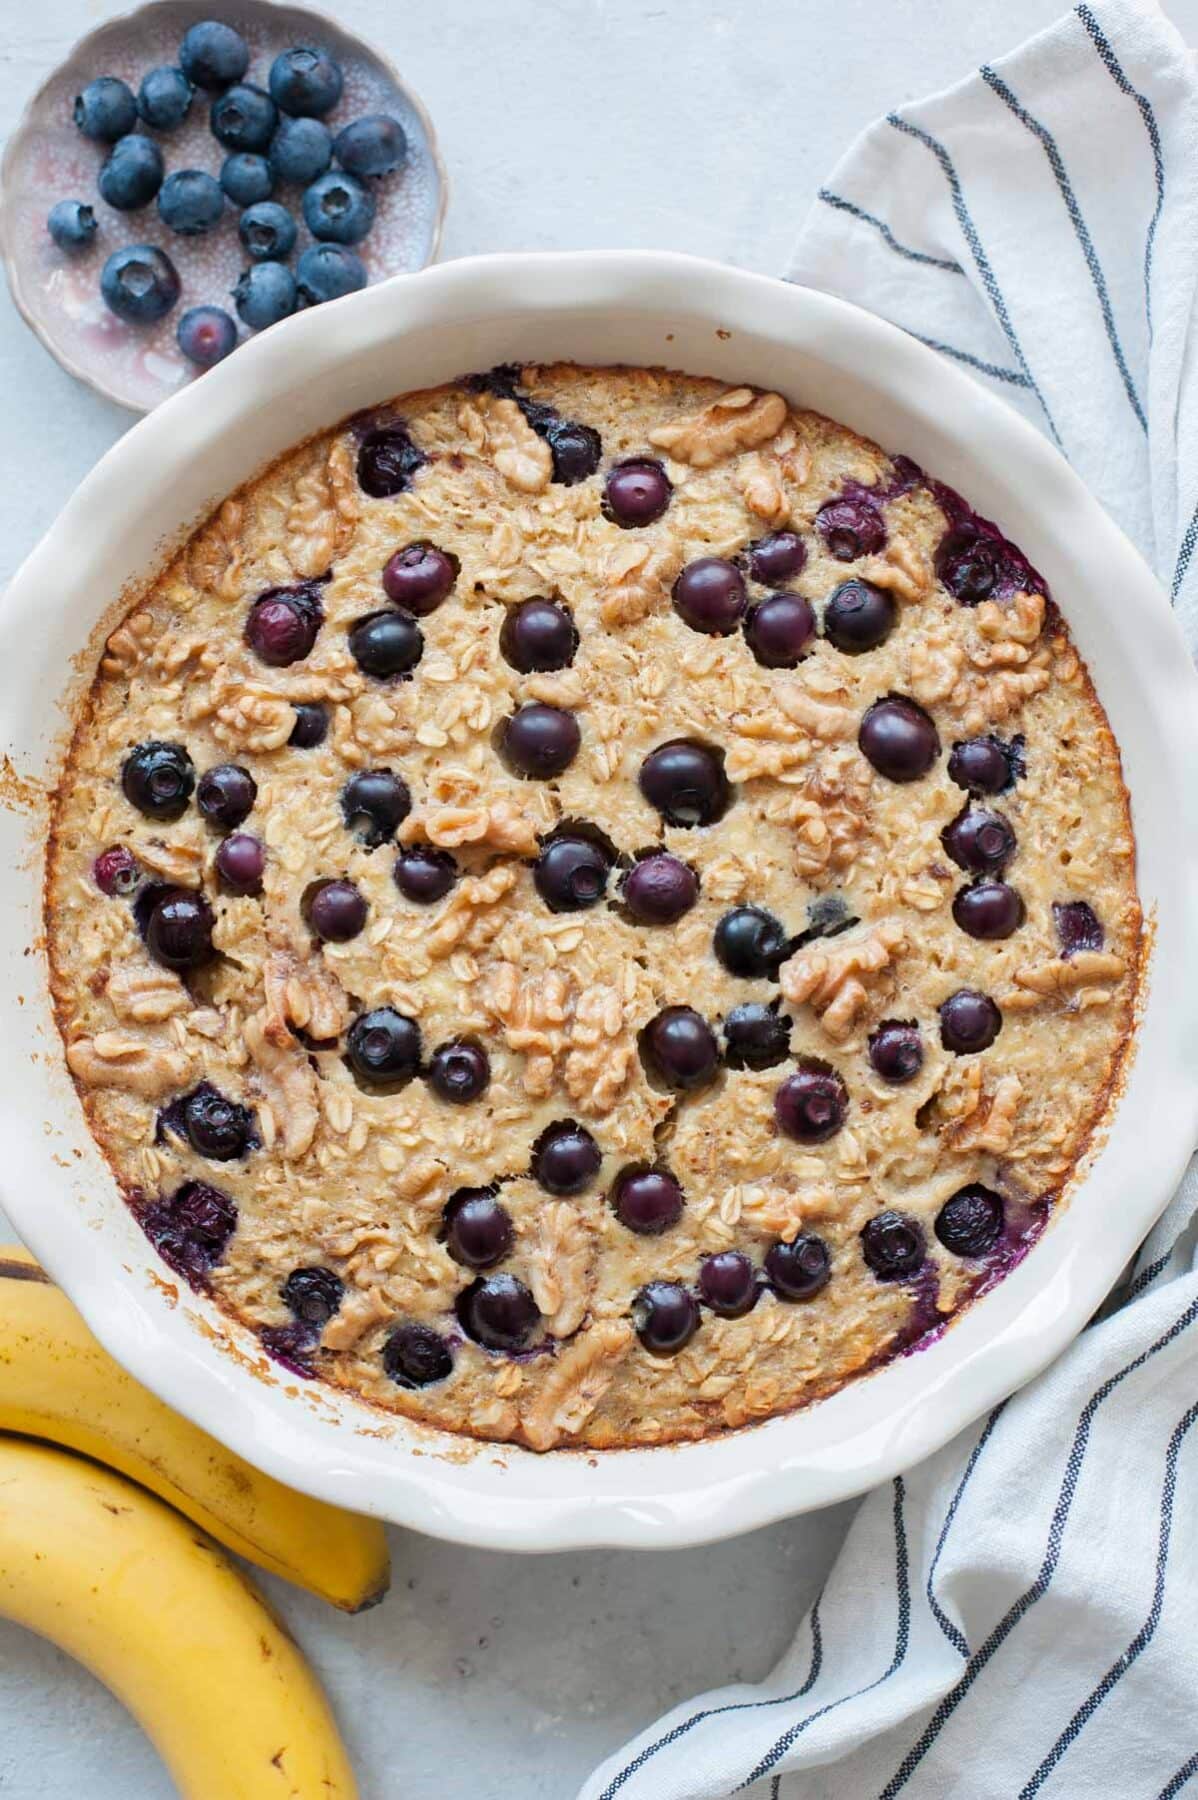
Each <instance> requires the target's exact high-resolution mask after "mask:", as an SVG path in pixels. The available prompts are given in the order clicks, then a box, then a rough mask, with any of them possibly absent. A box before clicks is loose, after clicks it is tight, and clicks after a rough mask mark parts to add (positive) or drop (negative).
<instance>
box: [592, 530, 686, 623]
mask: <svg viewBox="0 0 1198 1800" xmlns="http://www.w3.org/2000/svg"><path fill="white" fill-rule="evenodd" d="M677 573H678V556H677V553H676V552H675V551H674V549H673V548H672V547H666V546H658V547H657V548H654V546H653V545H652V544H650V543H648V542H646V541H645V540H644V539H640V538H630V539H629V541H628V542H627V543H624V544H617V545H616V546H615V548H614V549H613V550H612V551H611V553H610V554H609V556H608V559H607V568H606V570H605V575H604V587H603V590H602V595H601V598H600V601H599V616H600V618H601V619H602V620H603V623H604V624H605V625H610V626H612V627H613V628H618V627H619V626H621V625H639V624H640V622H641V620H642V619H647V618H648V617H649V614H650V613H652V612H656V611H657V610H658V608H659V607H661V606H664V605H665V602H666V598H667V595H668V594H669V590H670V585H671V583H672V582H673V579H674V577H675V575H676V574H677Z"/></svg>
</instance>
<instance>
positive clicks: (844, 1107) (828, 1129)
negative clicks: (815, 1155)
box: [774, 1065, 849, 1144]
mask: <svg viewBox="0 0 1198 1800" xmlns="http://www.w3.org/2000/svg"><path fill="white" fill-rule="evenodd" d="M848 1110H849V1095H848V1089H847V1088H846V1087H845V1085H844V1082H843V1081H842V1080H841V1078H840V1076H839V1075H838V1074H837V1073H836V1071H835V1069H823V1068H818V1067H816V1066H814V1065H812V1066H810V1067H806V1068H798V1069H796V1070H795V1072H794V1074H793V1075H788V1076H787V1077H786V1080H785V1081H784V1082H783V1083H782V1085H781V1087H780V1088H779V1089H778V1091H777V1092H776V1094H775V1095H774V1118H775V1119H776V1120H777V1123H778V1129H779V1131H781V1132H783V1133H784V1135H785V1136H786V1137H789V1138H794V1140H795V1142H796V1143H798V1144H823V1143H826V1142H827V1140H828V1139H829V1138H830V1137H835V1136H836V1133H837V1132H838V1131H839V1130H840V1128H841V1126H842V1125H843V1124H844V1121H845V1117H846V1115H847V1113H848Z"/></svg>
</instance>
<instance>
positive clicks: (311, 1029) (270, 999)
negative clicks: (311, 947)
mask: <svg viewBox="0 0 1198 1800" xmlns="http://www.w3.org/2000/svg"><path fill="white" fill-rule="evenodd" d="M262 984H263V989H264V991H265V995H266V1008H265V1010H266V1013H267V1015H268V1019H269V1024H270V1028H271V1031H272V1033H273V1035H274V1036H275V1038H276V1039H277V1040H278V1041H279V1042H282V1041H283V1035H282V1034H289V1032H290V1030H291V1028H294V1029H295V1030H296V1031H305V1032H307V1034H308V1036H309V1037H310V1038H314V1039H315V1040H316V1041H317V1042H318V1043H327V1042H329V1041H331V1040H332V1039H333V1038H337V1037H340V1036H341V1033H342V1032H343V1031H344V1030H345V1028H346V1026H347V1025H348V1024H349V1019H350V1005H349V1000H348V998H347V997H346V993H345V989H344V988H343V987H342V985H341V983H340V981H339V980H338V978H337V976H336V974H335V973H334V971H333V970H332V969H330V968H329V966H328V964H327V963H326V962H325V961H324V959H323V957H321V956H315V955H313V956H306V957H300V956H295V955H293V954H292V953H291V952H290V951H287V950H275V951H272V953H271V954H270V955H269V956H268V957H267V959H266V962H265V964H264V966H263V970H262Z"/></svg>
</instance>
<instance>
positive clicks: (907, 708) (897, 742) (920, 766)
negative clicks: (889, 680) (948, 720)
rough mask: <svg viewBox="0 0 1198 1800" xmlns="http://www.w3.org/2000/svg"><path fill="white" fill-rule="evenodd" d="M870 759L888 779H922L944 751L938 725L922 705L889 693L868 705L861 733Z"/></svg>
mask: <svg viewBox="0 0 1198 1800" xmlns="http://www.w3.org/2000/svg"><path fill="white" fill-rule="evenodd" d="M857 744H858V747H859V748H860V750H861V753H862V755H863V756H864V757H865V759H866V761H867V762H869V763H871V764H872V765H873V767H874V768H875V769H876V770H877V771H878V774H879V775H884V776H885V777H886V779H887V780H888V781H918V780H919V778H920V777H921V776H922V775H926V774H927V772H928V770H929V769H930V768H931V766H932V764H933V763H934V762H935V760H936V758H937V757H938V756H939V754H940V738H939V736H938V734H937V731H936V727H935V725H934V724H933V723H932V720H931V719H930V718H929V716H928V714H927V713H926V712H925V711H924V709H923V707H922V706H919V705H917V703H916V702H915V701H914V700H908V699H907V698H906V697H905V696H904V695H902V694H889V695H887V697H886V699H884V700H875V701H874V704H873V705H872V706H871V707H869V708H867V710H866V713H865V716H864V717H863V719H862V720H861V728H860V730H859V731H858V733H857Z"/></svg>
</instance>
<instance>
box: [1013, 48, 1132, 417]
mask: <svg viewBox="0 0 1198 1800" xmlns="http://www.w3.org/2000/svg"><path fill="white" fill-rule="evenodd" d="M979 72H980V74H981V77H982V80H983V81H984V82H985V83H986V86H987V87H988V88H989V89H990V91H991V92H992V93H994V94H997V95H998V97H999V99H1000V100H1001V101H1003V103H1004V104H1005V105H1006V106H1008V107H1010V109H1011V111H1012V112H1013V113H1014V115H1015V117H1016V118H1017V119H1018V120H1019V123H1020V124H1021V125H1025V126H1026V127H1027V129H1028V130H1029V131H1030V132H1031V133H1032V135H1033V136H1034V137H1036V138H1038V139H1039V141H1040V145H1041V148H1042V149H1043V151H1044V154H1045V156H1046V157H1047V158H1048V164H1049V167H1050V168H1051V170H1052V172H1053V174H1054V176H1055V177H1056V183H1057V187H1058V188H1059V189H1060V191H1061V199H1062V200H1063V201H1064V202H1065V211H1066V212H1067V213H1068V214H1069V219H1070V222H1071V224H1072V226H1073V229H1074V231H1075V232H1076V233H1077V240H1078V243H1079V244H1080V245H1081V247H1082V255H1083V256H1084V257H1085V259H1086V267H1087V268H1088V269H1089V271H1090V278H1091V280H1092V281H1093V283H1094V289H1095V292H1096V293H1097V295H1098V305H1099V308H1100V309H1101V312H1102V322H1103V324H1104V325H1105V326H1106V334H1107V340H1108V342H1109V343H1110V346H1111V354H1112V355H1113V356H1114V358H1115V362H1116V365H1117V366H1118V369H1119V373H1120V375H1121V376H1122V377H1123V388H1124V392H1125V393H1126V394H1127V398H1128V400H1129V401H1130V403H1131V409H1132V411H1133V412H1134V413H1135V415H1136V418H1137V419H1138V420H1139V422H1140V425H1141V427H1142V429H1143V430H1144V431H1145V432H1147V430H1148V420H1147V419H1146V418H1145V417H1144V408H1143V407H1142V406H1141V405H1140V396H1139V395H1138V394H1137V392H1136V386H1135V382H1134V381H1133V380H1132V378H1131V370H1130V369H1129V368H1128V366H1127V359H1126V358H1125V357H1124V354H1123V345H1122V344H1121V343H1120V342H1119V329H1118V327H1117V325H1116V324H1115V314H1114V310H1113V309H1112V306H1111V296H1110V294H1109V292H1108V290H1107V284H1106V276H1105V275H1104V274H1103V272H1102V264H1101V263H1100V262H1099V260H1098V252H1097V251H1096V250H1095V248H1094V243H1093V240H1092V238H1091V237H1090V233H1089V229H1088V228H1087V225H1086V221H1085V220H1084V219H1083V217H1082V212H1081V207H1080V206H1079V205H1078V203H1077V195H1076V194H1075V193H1074V191H1073V184H1072V182H1071V181H1070V180H1069V176H1068V174H1067V172H1066V169H1065V164H1064V161H1063V160H1062V157H1061V152H1060V150H1059V149H1058V147H1057V142H1056V139H1055V138H1054V137H1053V135H1052V133H1051V131H1049V130H1048V128H1047V127H1046V126H1045V125H1042V124H1041V123H1040V121H1039V119H1034V118H1033V117H1032V115H1031V113H1029V112H1028V111H1026V109H1025V108H1024V107H1022V106H1021V105H1020V104H1019V101H1018V100H1017V99H1016V98H1015V95H1014V94H1013V93H1012V92H1011V90H1010V88H1009V87H1008V86H1007V84H1006V82H1005V81H1004V80H1003V79H1002V77H1001V76H1000V75H996V74H995V72H994V70H993V69H992V68H990V67H989V66H988V65H987V64H983V65H982V68H981V70H980V71H979Z"/></svg>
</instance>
